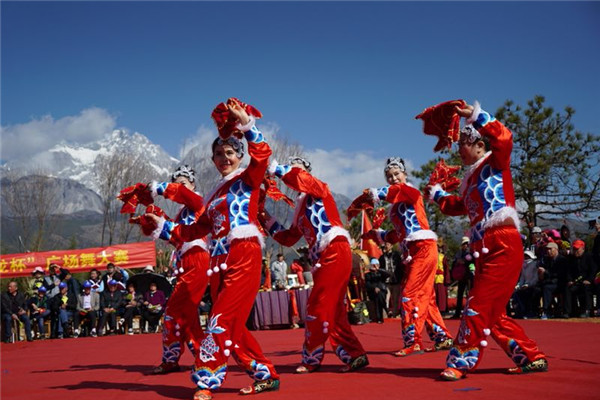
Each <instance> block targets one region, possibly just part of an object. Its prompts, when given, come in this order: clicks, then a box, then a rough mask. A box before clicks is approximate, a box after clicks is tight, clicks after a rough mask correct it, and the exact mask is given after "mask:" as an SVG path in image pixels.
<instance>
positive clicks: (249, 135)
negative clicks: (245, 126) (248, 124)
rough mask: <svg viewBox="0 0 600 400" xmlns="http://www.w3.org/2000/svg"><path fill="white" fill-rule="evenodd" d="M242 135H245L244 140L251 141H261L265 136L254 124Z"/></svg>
mask: <svg viewBox="0 0 600 400" xmlns="http://www.w3.org/2000/svg"><path fill="white" fill-rule="evenodd" d="M244 136H245V137H246V140H247V141H248V142H251V143H262V142H264V141H265V137H264V136H263V134H262V132H261V131H260V130H259V129H258V128H257V127H256V125H252V128H250V130H249V131H248V132H246V133H244Z"/></svg>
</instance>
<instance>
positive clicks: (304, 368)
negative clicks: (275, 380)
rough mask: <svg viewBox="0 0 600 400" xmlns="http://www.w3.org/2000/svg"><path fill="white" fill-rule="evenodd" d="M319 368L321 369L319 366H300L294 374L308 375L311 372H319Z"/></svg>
mask: <svg viewBox="0 0 600 400" xmlns="http://www.w3.org/2000/svg"><path fill="white" fill-rule="evenodd" d="M319 368H321V364H318V365H304V364H302V365H300V366H299V367H298V368H296V373H297V374H310V373H311V372H316V371H318V370H319Z"/></svg>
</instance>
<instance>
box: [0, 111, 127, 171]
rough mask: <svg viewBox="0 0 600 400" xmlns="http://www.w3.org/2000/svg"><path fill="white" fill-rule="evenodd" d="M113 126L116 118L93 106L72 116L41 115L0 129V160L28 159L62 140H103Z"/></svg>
mask: <svg viewBox="0 0 600 400" xmlns="http://www.w3.org/2000/svg"><path fill="white" fill-rule="evenodd" d="M115 126H116V117H115V116H113V115H110V114H109V113H108V111H106V110H104V109H102V108H97V107H92V108H87V109H84V110H82V111H81V112H80V113H79V114H78V115H75V116H67V117H63V118H60V119H54V118H53V117H52V116H51V115H44V116H42V117H39V118H36V119H32V120H31V121H29V122H26V123H23V124H16V125H8V126H3V127H2V157H1V159H2V160H3V161H10V160H18V159H22V158H25V157H29V156H32V155H34V154H36V153H39V152H42V151H45V150H48V149H50V148H52V147H53V146H55V145H56V144H58V143H60V142H62V141H66V142H76V143H80V144H85V143H89V142H92V141H94V140H98V139H100V138H102V137H104V136H105V135H106V134H107V133H110V132H111V131H112V130H113V129H114V128H115Z"/></svg>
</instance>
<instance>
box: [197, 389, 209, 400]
mask: <svg viewBox="0 0 600 400" xmlns="http://www.w3.org/2000/svg"><path fill="white" fill-rule="evenodd" d="M211 399H212V393H211V392H210V390H206V389H201V390H197V391H196V393H194V400H211Z"/></svg>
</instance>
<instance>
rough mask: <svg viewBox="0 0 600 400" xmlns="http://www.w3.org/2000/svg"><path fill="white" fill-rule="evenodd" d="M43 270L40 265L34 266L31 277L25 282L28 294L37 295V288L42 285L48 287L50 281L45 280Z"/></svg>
mask: <svg viewBox="0 0 600 400" xmlns="http://www.w3.org/2000/svg"><path fill="white" fill-rule="evenodd" d="M45 274H46V273H45V271H44V268H42V267H35V268H34V269H33V271H32V272H31V276H32V278H31V279H30V280H29V282H28V284H27V288H28V293H27V294H28V295H29V296H37V292H38V289H39V288H40V287H42V286H44V287H45V288H46V289H48V285H49V284H50V283H51V282H50V281H48V282H46V279H45V276H44V275H45Z"/></svg>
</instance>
